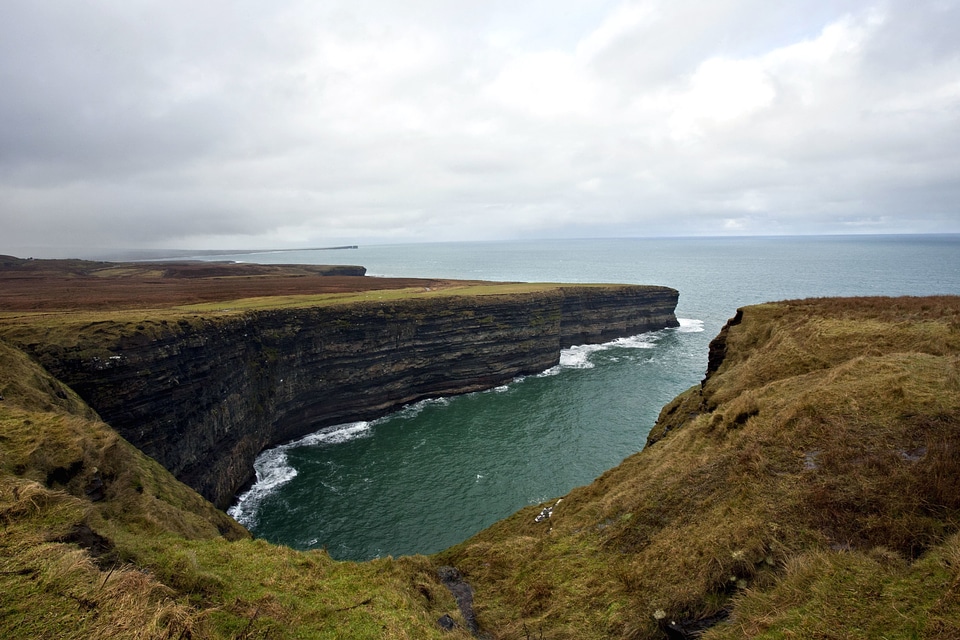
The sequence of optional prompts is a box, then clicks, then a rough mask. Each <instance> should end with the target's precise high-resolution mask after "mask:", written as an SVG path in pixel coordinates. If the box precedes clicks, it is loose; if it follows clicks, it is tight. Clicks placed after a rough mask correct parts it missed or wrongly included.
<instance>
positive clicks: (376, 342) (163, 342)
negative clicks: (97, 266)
mask: <svg viewBox="0 0 960 640" xmlns="http://www.w3.org/2000/svg"><path fill="white" fill-rule="evenodd" d="M677 299H678V293H677V291H675V290H673V289H669V288H666V287H648V286H628V285H610V286H559V287H545V288H543V289H542V290H537V291H533V292H527V293H511V294H495V295H469V296H467V295H460V296H457V295H450V296H437V297H419V298H418V297H410V298H401V299H399V300H392V301H389V302H380V301H367V302H355V303H351V304H344V305H333V306H313V307H306V308H292V309H268V310H255V311H244V312H226V311H225V312H223V313H207V314H202V315H187V316H183V317H181V318H179V319H177V320H173V321H170V320H144V321H142V322H139V323H134V324H131V323H130V322H129V321H124V322H120V321H116V322H113V321H110V320H102V321H101V320H98V321H97V322H93V323H90V325H89V326H87V327H85V329H84V331H81V332H79V334H69V335H70V338H69V339H62V338H58V337H57V336H59V335H61V334H59V333H57V334H55V333H53V332H52V333H51V334H50V335H44V336H39V335H36V334H33V335H32V336H31V337H25V336H24V335H21V336H20V337H19V338H18V337H17V336H15V335H9V334H8V335H7V336H6V337H7V339H8V340H11V341H12V342H15V343H16V344H17V345H18V346H20V347H21V348H24V349H25V350H27V351H29V352H31V353H32V354H33V355H34V356H35V357H36V358H37V359H38V360H39V361H40V362H41V363H42V364H43V365H44V366H46V367H47V369H48V370H50V371H51V372H52V373H53V374H54V375H55V376H57V377H58V378H59V379H60V380H62V381H64V382H66V383H67V384H69V385H70V386H71V387H72V388H73V389H74V390H76V391H77V393H78V394H79V395H80V396H81V397H82V398H84V399H85V400H86V401H87V402H88V403H89V404H90V405H91V406H92V407H93V408H94V409H95V410H96V411H97V412H99V414H100V415H101V417H102V418H103V419H104V420H105V421H106V422H107V423H109V424H110V425H111V426H112V427H113V428H114V429H116V430H117V431H118V432H119V433H120V434H121V435H122V436H123V437H124V438H126V439H127V440H129V441H130V442H132V443H133V444H134V445H136V446H137V447H138V448H139V449H141V450H142V451H144V452H145V453H147V454H148V455H150V456H152V457H153V458H155V459H156V460H158V461H159V462H160V463H161V464H163V465H164V466H165V467H166V468H167V469H169V470H170V471H172V472H173V473H174V475H175V476H177V478H179V479H180V480H182V481H183V482H185V483H186V484H188V485H190V486H191V487H193V488H194V489H196V490H197V491H198V492H200V493H201V494H202V495H203V496H204V497H206V498H208V499H209V500H210V501H212V502H213V503H214V504H216V505H217V506H218V507H220V508H225V507H227V506H228V505H229V503H230V501H231V500H232V498H233V496H234V495H235V493H236V492H237V491H238V490H239V489H240V488H241V487H242V486H243V485H244V484H246V483H248V482H249V481H250V480H251V479H252V477H253V460H254V458H255V457H256V456H257V455H258V454H259V453H260V452H261V451H263V450H264V449H265V448H267V447H270V446H273V445H276V444H279V443H282V442H285V441H289V440H292V439H295V438H298V437H301V436H303V435H306V434H307V433H311V432H313V431H315V430H317V429H320V428H323V427H325V426H329V425H334V424H338V423H344V422H350V421H354V420H364V419H372V418H375V417H379V416H382V415H385V414H386V413H388V412H390V411H393V410H395V409H398V408H399V407H401V406H403V405H404V404H408V403H411V402H416V401H418V400H422V399H426V398H432V397H439V396H444V395H453V394H459V393H466V392H471V391H478V390H482V389H486V388H490V387H494V386H497V385H499V384H503V383H504V382H506V381H509V380H511V379H513V378H515V377H517V376H521V375H527V374H531V373H535V372H539V371H543V370H545V369H547V368H549V367H552V366H554V365H556V364H557V363H558V361H559V356H560V350H561V349H562V348H564V347H567V346H570V345H573V344H587V343H598V342H605V341H609V340H613V339H615V338H618V337H624V336H629V335H635V334H638V333H642V332H644V331H651V330H657V329H662V328H666V327H674V326H677V319H676V317H675V315H674V310H675V308H676V303H677ZM77 335H79V336H80V337H79V338H78V337H77Z"/></svg>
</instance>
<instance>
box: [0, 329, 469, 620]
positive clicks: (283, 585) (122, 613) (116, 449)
mask: <svg viewBox="0 0 960 640" xmlns="http://www.w3.org/2000/svg"><path fill="white" fill-rule="evenodd" d="M0 391H2V395H3V400H2V401H0V523H2V525H3V529H2V532H0V635H2V636H3V637H5V638H100V637H103V638H107V637H109V638H115V637H126V638H186V637H195V638H197V637H199V638H262V637H270V638H303V637H313V638H339V637H356V638H376V637H386V638H431V637H440V634H441V633H442V632H441V630H440V628H439V627H438V625H437V624H436V620H437V618H439V617H440V616H441V615H443V614H445V613H448V614H450V615H451V616H453V617H454V618H455V619H456V618H458V617H459V614H458V613H457V608H456V604H455V602H454V601H453V598H452V596H451V595H450V594H449V592H447V591H446V589H445V588H444V587H443V586H442V585H441V584H440V583H439V581H438V579H437V577H436V572H435V568H434V567H433V566H432V565H430V563H429V562H427V560H426V559H424V558H404V559H401V560H397V561H394V560H392V559H384V560H380V561H376V562H371V563H361V564H358V563H340V562H334V561H333V560H331V559H330V558H329V556H327V555H326V554H325V553H322V552H311V553H301V552H297V551H293V550H291V549H288V548H285V547H277V546H273V545H269V544H267V543H265V542H263V541H259V540H251V539H250V537H249V534H248V533H247V532H246V531H245V530H244V529H243V528H242V527H241V526H240V525H238V524H237V523H235V522H234V521H233V520H231V519H230V518H229V517H227V516H226V515H225V514H223V513H221V512H219V511H217V510H216V509H215V508H214V507H213V506H212V505H210V504H209V503H207V502H206V501H205V500H203V499H202V498H201V497H200V496H199V495H197V494H196V493H195V492H193V491H192V490H191V489H190V488H188V487H186V486H184V485H182V484H181V483H179V482H178V481H176V480H175V479H174V478H173V477H172V476H170V474H169V473H168V472H167V471H166V470H164V469H163V468H161V467H160V466H159V465H158V464H156V463H155V462H153V461H152V460H150V459H149V458H147V457H146V456H144V455H143V454H141V453H140V452H139V451H137V450H136V449H135V448H133V447H132V446H131V445H129V444H128V443H126V442H125V441H124V440H123V439H122V438H120V437H119V436H118V435H117V434H116V433H115V432H113V431H112V430H111V429H110V428H109V427H107V426H106V425H105V424H103V423H102V422H101V421H99V420H98V419H97V417H96V415H95V414H94V413H93V412H92V411H91V410H90V409H89V408H87V407H86V405H84V404H83V403H82V401H80V399H79V398H77V397H76V396H75V395H74V394H73V393H72V392H71V391H70V390H69V389H67V388H66V387H64V386H62V385H61V384H60V383H58V382H57V381H55V380H53V379H52V378H51V377H50V376H49V375H47V374H46V373H45V372H44V371H43V370H42V369H40V368H39V367H38V366H37V365H36V364H34V363H33V362H32V361H30V360H29V359H28V358H27V357H26V356H25V355H24V354H22V353H21V352H19V351H17V350H15V349H13V348H11V347H9V346H7V345H5V344H3V343H2V342H0ZM463 636H464V634H463V633H458V632H454V633H453V634H452V635H451V634H449V633H448V634H445V635H444V637H448V638H449V637H453V638H456V637H463Z"/></svg>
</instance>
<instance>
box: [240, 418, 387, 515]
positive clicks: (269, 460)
mask: <svg viewBox="0 0 960 640" xmlns="http://www.w3.org/2000/svg"><path fill="white" fill-rule="evenodd" d="M371 433H372V430H371V428H370V423H369V422H351V423H348V424H340V425H336V426H334V427H327V428H326V429H321V430H320V431H317V432H316V433H311V434H310V435H308V436H304V437H302V438H300V439H299V440H294V441H293V442H288V443H286V444H282V445H280V446H279V447H274V448H272V449H267V450H266V451H264V452H263V453H261V454H260V455H259V456H257V459H256V460H254V462H253V468H254V470H255V471H256V474H257V479H256V480H255V481H254V483H253V486H251V487H250V489H249V490H247V491H246V492H245V493H243V494H241V495H240V497H238V498H237V502H236V504H234V505H233V506H232V507H230V508H229V509H228V510H227V514H229V515H230V516H231V517H232V518H233V519H234V520H236V521H237V522H239V523H240V524H242V525H243V526H245V527H247V528H248V529H249V528H251V527H253V526H255V525H256V516H257V510H258V509H259V508H260V504H261V503H262V502H263V500H264V499H265V498H266V497H267V496H269V495H270V494H272V493H274V492H275V491H276V490H277V489H279V488H280V487H282V486H283V485H285V484H287V483H288V482H290V481H291V480H293V479H294V478H296V477H297V470H296V469H294V468H293V467H292V466H290V464H289V462H288V461H287V451H289V450H290V449H294V448H296V447H313V446H319V445H331V444H340V443H342V442H347V441H348V440H354V439H356V438H364V437H367V436H369V435H370V434H371Z"/></svg>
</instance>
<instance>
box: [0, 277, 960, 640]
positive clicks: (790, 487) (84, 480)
mask: <svg viewBox="0 0 960 640" xmlns="http://www.w3.org/2000/svg"><path fill="white" fill-rule="evenodd" d="M104 268H112V267H104ZM137 268H142V269H147V267H146V266H143V267H137ZM153 268H154V267H150V269H153ZM34 277H36V276H24V277H23V278H22V279H29V278H34ZM76 277H77V278H78V282H79V281H81V280H92V279H94V278H98V276H96V275H93V274H92V273H86V274H80V275H79V276H76ZM99 277H100V278H101V279H103V280H111V279H118V280H122V279H124V278H133V279H134V280H137V279H140V282H139V283H136V284H134V285H131V284H130V283H127V285H124V286H120V285H116V288H115V289H110V286H113V285H109V286H108V287H107V289H100V290H99V291H100V292H101V294H93V293H89V292H94V291H97V289H96V287H95V286H94V284H93V283H90V284H89V287H90V288H89V289H87V288H86V287H87V285H84V287H78V289H83V290H84V291H85V293H84V294H83V295H84V296H87V297H88V299H89V301H90V302H89V303H88V304H89V306H88V307H87V308H84V309H79V310H78V311H77V313H82V314H92V315H94V314H95V313H98V311H97V309H99V310H100V311H103V310H104V309H105V308H108V307H109V306H110V305H111V304H116V305H117V306H118V307H121V306H122V304H121V303H119V302H116V301H117V300H120V299H126V300H128V301H130V302H129V304H130V305H131V306H127V307H123V308H122V309H119V310H116V311H110V313H114V312H118V311H124V309H125V310H126V311H130V312H134V311H135V312H137V313H140V314H144V313H147V312H149V310H150V309H154V308H158V307H162V306H163V305H170V307H167V308H172V307H175V306H178V305H195V304H207V303H213V304H214V305H222V303H223V302H225V301H235V300H239V299H243V298H244V296H245V295H247V293H249V292H255V291H256V287H255V286H254V285H250V284H249V283H246V284H244V286H249V287H251V288H249V289H244V291H245V292H246V293H243V294H241V295H238V294H237V292H236V291H231V290H230V284H229V283H228V282H226V281H224V280H223V275H222V274H221V275H210V276H209V278H211V279H214V280H215V281H216V282H218V283H219V285H220V288H219V291H220V292H217V291H214V292H213V293H209V294H203V295H211V296H213V297H212V298H206V299H188V298H185V297H177V296H170V295H168V294H166V293H164V294H163V296H160V295H159V294H158V297H149V296H148V297H149V299H150V300H151V301H150V302H149V303H147V302H138V301H137V300H136V299H134V298H135V296H129V295H127V294H126V293H125V294H124V295H127V297H126V298H124V295H120V294H119V293H118V292H119V291H121V290H125V291H127V292H130V291H133V290H135V289H138V288H139V289H143V290H148V289H150V288H151V287H162V286H164V285H162V284H149V285H147V284H146V283H147V282H148V281H149V282H152V283H156V282H161V281H162V280H163V279H164V278H165V277H166V276H164V275H163V274H159V275H158V274H157V273H149V274H147V273H146V272H144V273H142V274H141V275H136V276H131V275H130V273H129V272H123V273H121V272H118V271H114V272H113V273H112V275H109V276H106V277H104V276H99ZM259 277H264V278H275V279H277V278H279V279H280V280H281V281H282V280H283V279H284V278H286V277H289V278H291V279H297V278H301V279H304V281H307V280H309V279H310V278H311V277H312V276H293V275H289V276H280V275H278V274H276V273H273V274H272V275H269V274H268V275H265V276H257V275H253V274H248V275H247V276H244V278H248V279H251V280H252V279H255V278H259ZM316 277H317V278H318V279H320V278H327V277H332V278H337V277H339V276H316ZM171 279H174V280H176V279H177V278H171ZM180 279H181V280H191V281H196V280H198V279H197V278H192V279H191V278H180ZM200 279H201V280H202V279H203V278H200ZM361 279H363V278H361ZM370 280H377V281H379V279H373V278H371V279H370ZM33 282H34V283H36V282H37V281H36V280H33ZM430 282H431V283H432V284H424V283H423V282H422V281H417V282H414V283H410V282H406V283H405V284H403V285H402V286H399V285H398V286H397V287H396V290H397V291H401V290H411V287H412V288H413V289H417V290H420V291H421V292H422V291H423V290H424V289H426V288H430V289H434V288H435V287H441V288H442V287H443V286H445V284H448V283H443V282H439V281H430ZM18 286H19V285H18ZM204 286H206V285H204ZM470 286H481V287H482V286H485V285H476V284H474V285H470ZM505 286H510V285H505ZM62 287H63V288H62V289H60V290H62V291H67V290H69V289H70V286H69V283H63V284H62ZM29 288H30V287H29V286H27V285H23V287H22V289H21V292H23V296H20V297H17V299H20V300H27V299H28V296H29V295H33V296H35V297H34V302H32V303H28V302H23V303H21V304H22V305H23V306H21V307H18V308H16V309H12V308H11V307H10V306H7V305H8V304H11V303H10V302H4V306H3V310H4V312H6V313H7V316H6V323H7V326H8V327H14V326H16V324H17V323H18V322H19V323H22V322H25V321H26V316H27V315H29V316H30V317H32V318H33V319H34V320H35V321H37V322H41V321H46V320H42V318H46V319H47V320H50V319H51V318H54V317H58V318H60V319H61V320H62V319H63V317H64V316H63V315H61V314H63V313H69V312H70V311H69V309H68V308H66V305H67V303H66V302H62V301H61V302H58V303H57V304H61V305H65V306H64V307H57V306H55V305H54V303H53V302H49V303H44V302H43V298H44V296H43V294H42V293H41V292H40V291H39V290H37V291H34V292H33V293H32V294H29V293H27V290H28V289H29ZM214 289H215V287H211V291H213V290H214ZM104 291H108V293H102V292H104ZM197 291H198V289H194V290H192V293H191V294H190V295H200V294H197ZM270 291H271V289H266V290H265V289H260V290H259V293H256V294H255V295H253V297H258V298H259V297H263V295H264V294H267V293H270ZM284 291H285V293H283V294H282V295H283V296H287V295H301V293H302V292H300V293H296V294H294V293H290V292H289V290H284ZM481 291H485V289H481ZM327 293H330V292H325V291H319V290H317V291H310V292H308V294H309V295H326V294H327ZM341 293H343V292H341ZM354 293H355V292H354ZM57 295H59V294H55V295H54V294H50V293H48V294H47V298H48V299H49V300H51V301H52V300H54V299H56V298H57ZM64 295H66V294H64ZM78 295H79V294H78ZM24 296H27V297H24ZM109 296H114V297H112V298H110V297H109ZM164 296H166V297H164ZM218 296H223V297H218ZM13 299H14V297H11V298H7V299H5V300H7V301H9V300H13ZM161 299H162V300H164V302H162V303H161V302H159V301H160V300H161ZM110 300H113V302H110ZM278 302H279V299H278ZM29 304H33V305H35V306H34V307H33V308H30V307H29V306H28V305H29ZM44 304H47V305H48V306H46V307H44V306H43V305H44ZM123 304H126V303H123ZM138 304H144V305H156V307H152V306H143V307H137V306H136V305H138ZM36 305H39V307H38V306H36ZM97 305H106V307H104V306H97ZM81 306H82V305H81ZM216 308H219V307H216ZM733 311H734V310H731V314H732V313H733ZM25 312H26V313H25ZM124 312H125V311H124ZM178 313H181V312H179V311H178ZM190 313H216V312H215V311H197V310H194V311H191V312H190ZM16 314H24V315H22V316H21V319H20V320H16V319H15V318H14V315H16ZM90 335H93V334H90ZM88 338H89V336H88ZM709 363H710V364H709V368H708V373H707V377H706V379H705V380H704V382H703V384H702V385H697V386H695V387H693V388H691V389H689V390H688V391H686V392H685V393H683V394H681V395H680V396H678V397H677V398H676V399H675V400H674V401H673V402H671V403H669V404H668V405H667V406H665V407H664V409H663V411H662V413H661V415H660V419H659V420H658V422H657V425H656V426H655V427H654V429H653V431H652V432H651V436H650V438H649V441H648V445H647V447H646V448H645V449H644V450H643V451H641V452H640V453H637V454H635V455H633V456H631V457H629V458H628V459H627V460H625V461H624V462H623V463H622V464H621V465H619V466H618V467H616V468H615V469H612V470H610V471H609V472H607V473H605V474H603V475H602V476H601V477H600V478H598V479H597V480H596V481H595V482H593V483H591V484H589V485H587V486H585V487H582V488H579V489H576V490H574V491H572V492H571V493H570V494H568V495H566V496H563V497H562V498H561V497H559V496H558V497H557V498H553V499H551V500H549V501H547V502H545V503H543V504H539V505H534V506H530V507H528V508H526V509H523V510H521V511H519V512H517V513H516V514H515V515H513V516H511V517H509V518H507V519H505V520H503V521H502V522H500V523H497V524H496V525H494V526H492V527H490V528H489V529H487V530H485V531H482V532H480V533H479V534H477V535H476V536H474V537H473V538H471V539H470V540H467V541H465V542H464V543H462V544H460V545H457V546H455V547H453V548H450V549H448V550H446V551H444V552H442V553H440V554H437V555H435V556H410V557H402V558H389V557H388V558H382V559H378V560H375V561H371V562H337V561H334V560H332V559H330V557H329V556H328V555H327V554H326V553H325V552H324V551H309V552H299V551H294V550H292V549H289V548H286V547H282V546H275V545H270V544H268V543H266V542H264V541H259V540H254V539H252V538H251V537H250V536H249V534H248V533H247V532H246V531H245V530H244V529H243V528H242V527H240V526H239V525H237V524H236V523H235V522H233V521H232V520H231V519H230V518H228V517H227V516H226V515H225V514H223V513H222V512H220V511H218V510H217V509H215V508H214V507H213V506H212V505H211V504H210V503H208V502H207V501H205V500H204V499H202V498H201V497H200V496H199V495H197V494H196V493H195V492H194V491H193V490H191V489H190V488H189V487H187V486H185V485H183V484H181V483H179V482H178V481H176V480H175V479H174V478H173V477H172V476H171V475H170V474H169V472H167V471H166V470H165V469H164V468H163V467H161V466H160V465H159V464H157V463H156V462H155V461H153V460H152V459H150V458H148V457H147V456H145V455H143V454H142V453H141V452H140V451H138V450H137V449H136V448H134V447H133V446H131V445H130V444H129V443H127V442H126V441H125V440H123V439H122V438H120V437H119V436H118V435H117V433H116V432H115V431H113V429H111V427H110V426H109V425H108V424H106V423H104V422H103V421H102V420H100V418H99V417H98V415H97V414H96V413H95V412H94V411H92V410H91V409H90V408H89V407H88V406H87V405H86V403H85V402H84V401H83V400H82V399H81V398H79V397H78V396H77V395H76V394H75V393H74V392H73V391H72V390H71V389H69V388H68V387H66V386H65V385H64V384H62V383H61V382H60V381H58V380H56V379H54V378H53V377H52V376H51V375H50V374H49V373H48V372H47V371H45V370H44V369H43V368H42V367H41V366H40V365H39V364H38V363H37V362H36V361H34V360H33V359H31V358H30V357H29V356H27V355H26V354H25V353H24V352H22V351H20V350H19V349H17V348H14V347H13V346H12V345H11V344H9V343H8V342H5V341H3V340H2V339H0V395H2V400H0V522H2V523H3V529H2V532H0V633H2V635H3V636H4V637H10V638H54V637H56V638H101V637H102V638H107V637H111V638H113V637H123V638H188V637H190V638H295V637H310V638H344V637H347V638H469V637H473V636H474V635H475V634H476V635H479V636H480V637H489V638H503V639H511V638H516V639H527V638H553V639H559V638H650V639H654V638H664V637H671V638H693V637H702V638H704V639H708V640H709V639H711V638H712V639H714V640H716V639H719V638H864V639H866V638H878V637H885V638H945V639H951V638H960V535H958V531H960V498H958V496H960V298H957V297H947V296H941V297H928V298H851V299H837V298H829V299H815V300H804V301H790V302H779V303H770V304H764V305H756V306H750V307H746V308H744V309H742V310H741V311H740V312H738V313H737V315H736V316H735V317H734V319H733V320H732V321H731V322H730V323H729V324H728V325H727V326H726V327H725V328H724V329H723V331H722V332H721V333H720V335H719V336H718V337H717V338H716V339H715V340H714V341H713V343H712V344H711V349H710V358H709ZM449 567H455V568H456V572H454V571H453V570H451V569H450V568H449ZM451 576H460V580H457V579H454V578H451ZM451 587H452V590H451ZM468 595H469V597H467V596H468ZM468 605H469V606H468ZM451 625H452V626H453V628H452V630H449V631H448V630H445V628H444V627H445V626H451ZM474 632H475V633H474Z"/></svg>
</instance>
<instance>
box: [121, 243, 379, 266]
mask: <svg viewBox="0 0 960 640" xmlns="http://www.w3.org/2000/svg"><path fill="white" fill-rule="evenodd" d="M359 248H360V246H359V245H355V244H349V245H341V246H338V247H303V248H298V249H198V250H196V251H190V250H187V249H171V250H169V251H163V250H149V251H130V252H127V253H124V254H118V255H114V256H110V257H109V259H110V260H117V259H121V260H128V261H129V260H133V261H143V262H152V261H157V260H184V259H186V258H200V257H211V256H248V255H253V254H256V253H289V252H291V251H341V250H346V249H359Z"/></svg>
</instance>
